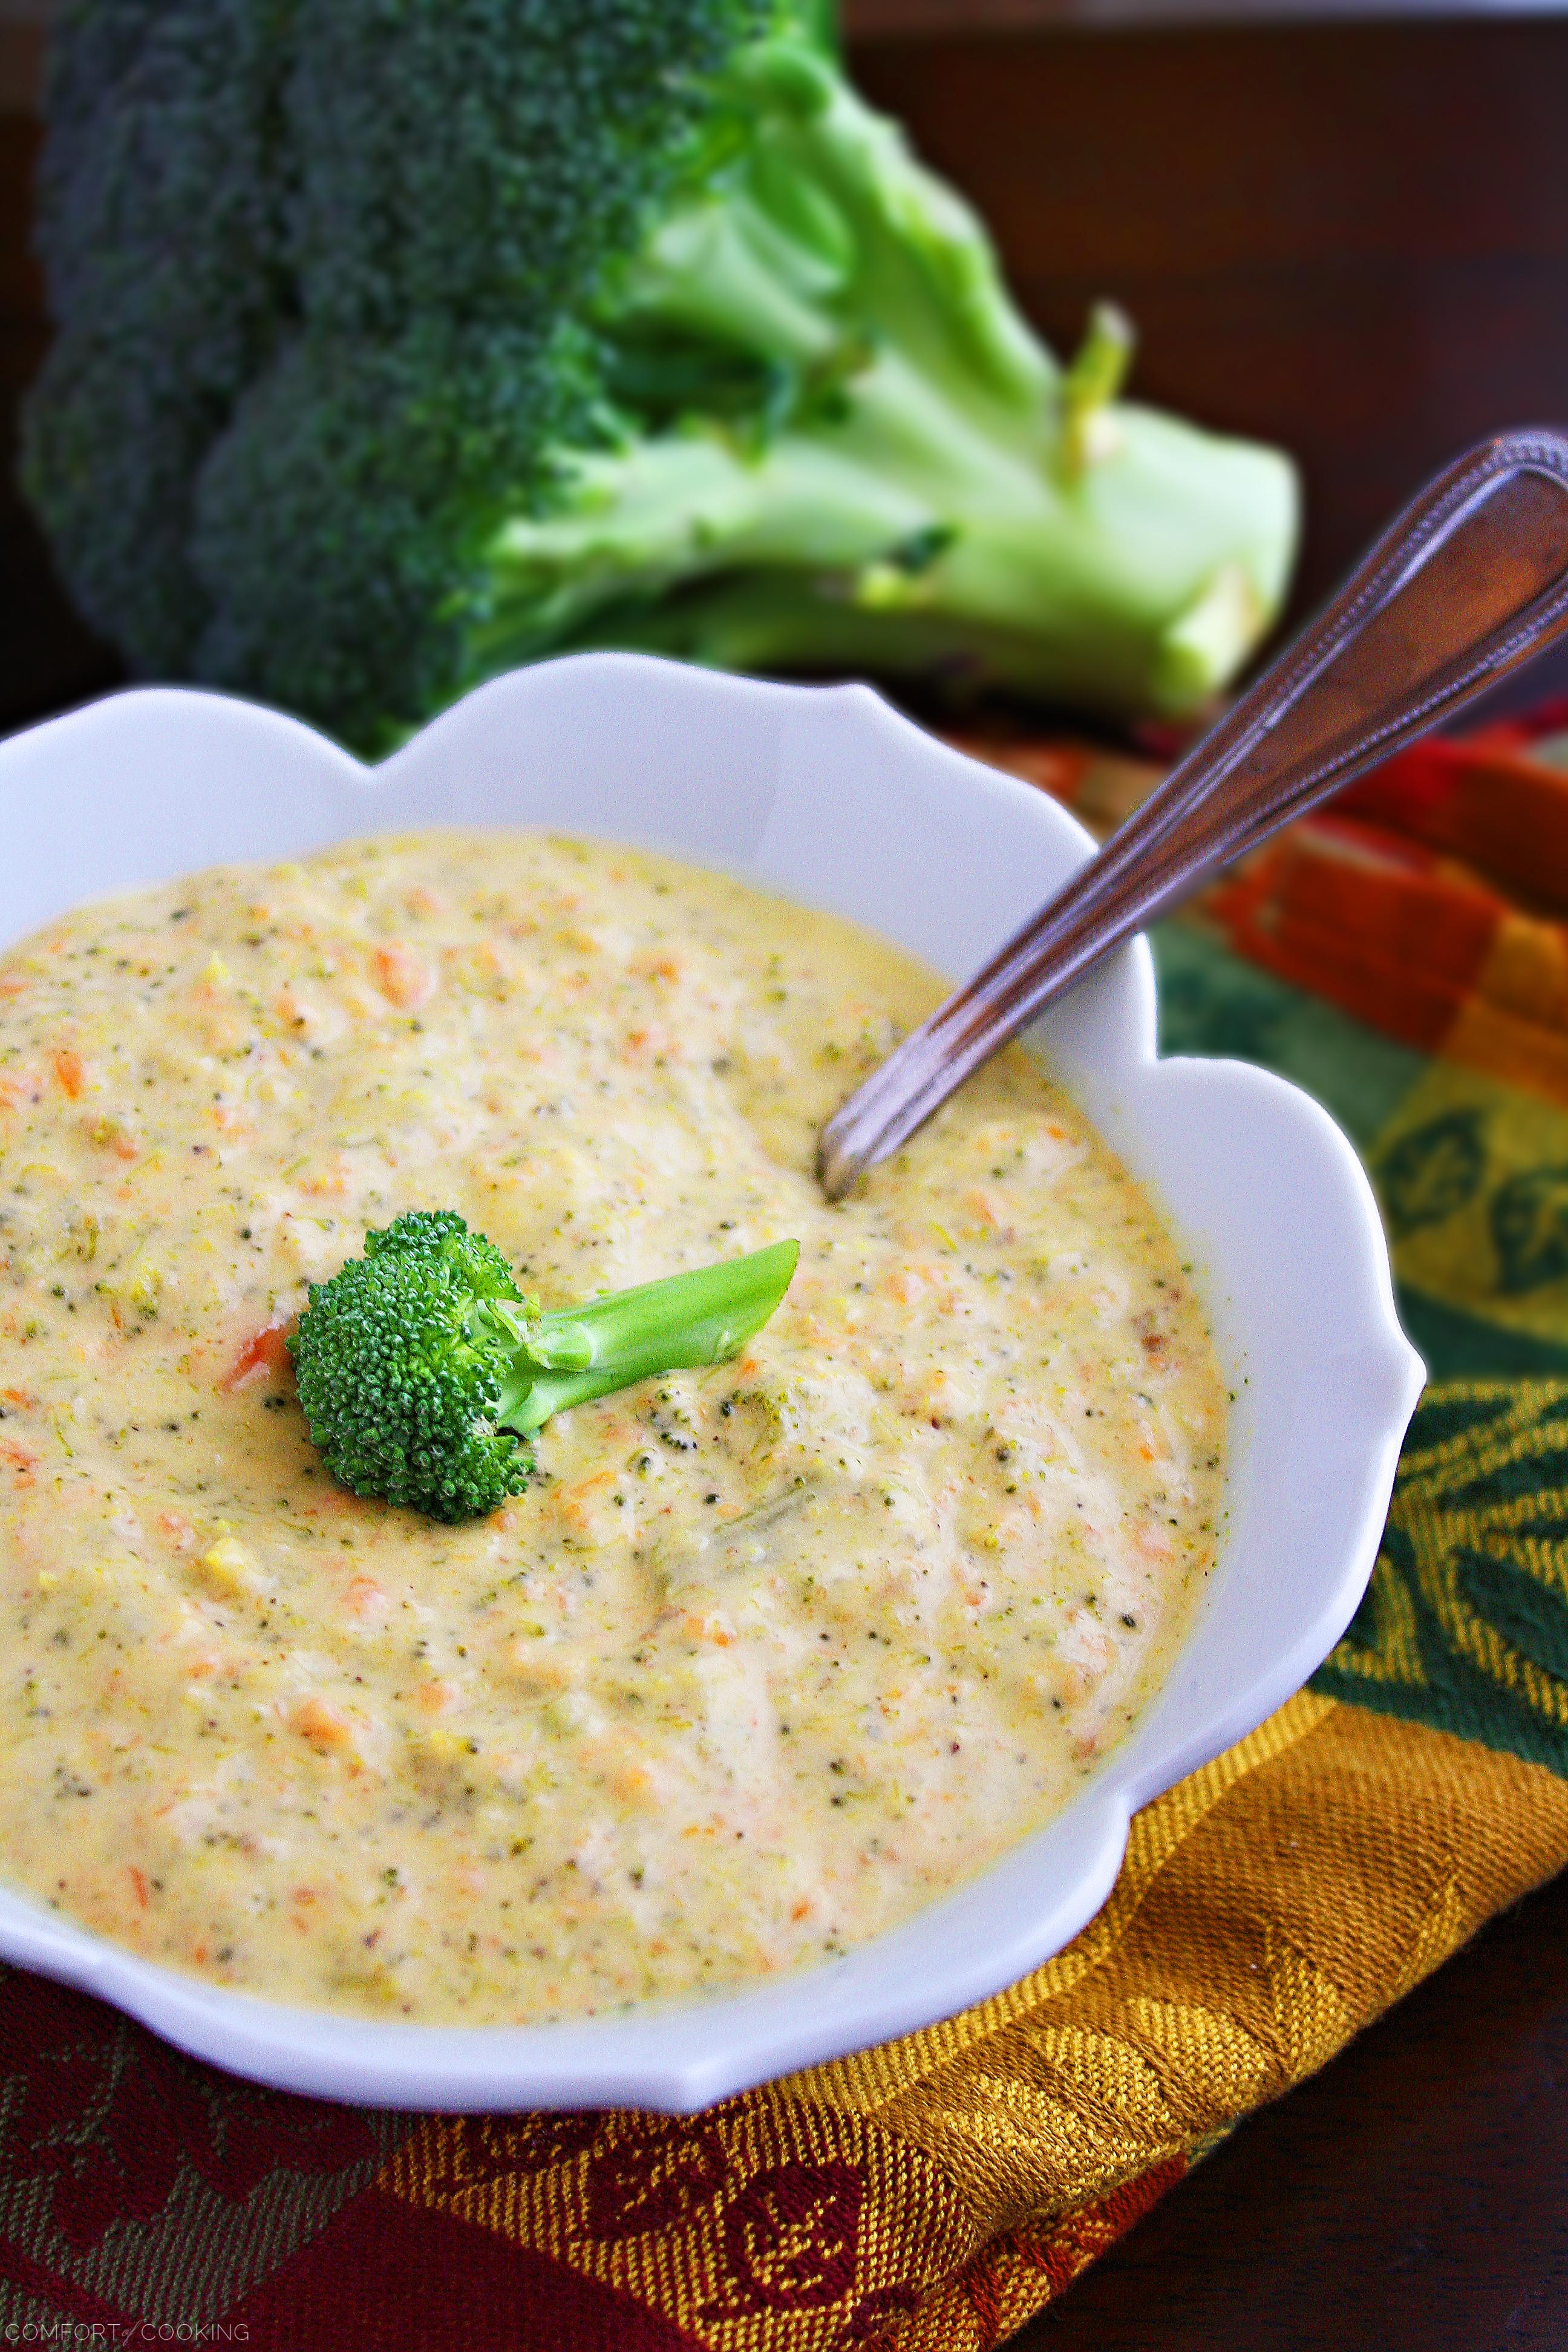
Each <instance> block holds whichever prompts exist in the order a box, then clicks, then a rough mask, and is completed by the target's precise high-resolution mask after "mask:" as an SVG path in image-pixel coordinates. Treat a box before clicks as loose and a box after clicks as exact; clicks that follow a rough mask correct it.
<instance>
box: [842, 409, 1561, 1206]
mask: <svg viewBox="0 0 1568 2352" xmlns="http://www.w3.org/2000/svg"><path fill="white" fill-rule="evenodd" d="M1565 629H1568V436H1565V435H1563V434H1562V433H1557V432H1552V431H1549V430H1545V429H1542V430H1540V431H1521V432H1515V433H1500V434H1499V435H1498V436H1496V438H1495V439H1493V440H1490V441H1483V442H1481V443H1480V444H1479V446H1477V447H1476V448H1474V449H1472V450H1470V451H1469V452H1468V454H1467V455H1466V456H1465V457H1460V458H1458V459H1457V460H1456V461H1455V463H1454V464H1453V465H1451V466H1449V467H1447V469H1446V470H1445V471H1444V472H1443V473H1441V474H1438V475H1437V476H1436V478H1434V479H1433V480H1432V481H1430V482H1429V483H1428V484H1427V485H1426V488H1425V489H1424V490H1423V491H1422V492H1421V493H1420V495H1419V497H1418V498H1416V499H1415V500H1414V502H1413V503H1412V504H1411V505H1410V506H1408V507H1406V508H1405V511H1404V513H1403V514H1402V515H1400V516H1399V517H1398V519H1397V520H1395V521H1394V523H1393V524H1392V525H1391V526H1390V528H1389V529H1388V530H1386V531H1385V532H1384V535H1383V537H1382V538H1381V539H1380V540H1378V541H1377V542H1376V543H1375V545H1374V546H1373V548H1372V549H1371V551H1370V552H1369V553H1368V554H1367V555H1366V556H1364V557H1363V560H1362V562H1361V564H1360V566H1359V567H1358V569H1357V570H1356V571H1355V572H1352V575H1351V577H1350V579H1349V580H1348V581H1347V582H1346V583H1345V585H1344V586H1343V587H1342V589H1341V591H1340V593H1339V594H1338V595H1337V596H1336V597H1335V598H1334V600H1333V602H1332V603H1331V604H1330V605H1329V606H1328V607H1327V609H1326V610H1325V611H1324V612H1323V613H1322V614H1320V616H1319V617H1318V619H1317V620H1315V621H1314V622H1313V623H1312V624H1311V625H1310V626H1309V627H1308V628H1307V629H1306V630H1305V632H1304V633H1303V634H1302V635H1301V636H1300V637H1299V638H1298V639H1297V641H1296V643H1295V644H1294V645H1293V646H1290V647H1289V650H1288V651H1287V652H1286V653H1284V654H1282V655H1281V656H1280V657H1279V660H1278V661H1277V662H1275V663H1274V664H1273V665H1272V667H1270V668H1269V669H1268V670H1266V671H1265V672H1264V674H1263V676H1262V677H1260V678H1259V679H1258V682H1257V684H1256V685H1255V686H1253V687H1251V688H1249V689H1248V691H1247V693H1246V694H1244V695H1243V696H1242V697H1241V698H1240V700H1239V701H1238V702H1237V703H1235V704H1234V705H1233V706H1232V708H1231V709H1229V710H1227V711H1226V715H1225V717H1224V718H1223V719H1221V720H1220V721H1219V723H1218V725H1217V726H1215V728H1213V729H1211V730H1210V731H1209V733H1208V734H1207V735H1205V737H1204V739H1203V740H1202V742H1201V743H1199V744H1198V745H1197V746H1196V747H1195V748H1194V750H1193V751H1189V752H1188V754H1187V756H1186V758H1185V759H1184V761H1182V762H1181V764H1180V766H1179V767H1177V768H1176V769H1175V770H1174V771H1173V772H1172V774H1171V775H1170V776H1169V777H1167V779H1166V781H1165V782H1164V783H1163V784H1162V785H1161V786H1160V788H1159V790H1158V791H1157V792H1155V793H1152V794H1151V796H1150V797H1149V799H1148V800H1146V801H1145V802H1144V803H1142V807H1141V808H1139V809H1137V810H1136V811H1135V812H1134V814H1132V815H1131V816H1130V817H1129V818H1128V820H1127V822H1126V824H1123V825H1122V826H1121V829H1120V830H1119V831H1118V832H1117V833H1115V834H1114V835H1112V836H1111V838H1110V841H1108V842H1107V843H1106V845H1105V846H1104V848H1103V849H1102V850H1101V851H1100V854H1099V856H1097V857H1093V858H1091V859H1090V860H1089V863H1088V864H1087V865H1085V866H1081V867H1080V868H1079V871H1078V872H1077V873H1076V874H1075V875H1074V876H1073V877H1072V879H1071V881H1070V882H1068V884H1067V886H1066V887H1065V888H1064V889H1062V890H1059V891H1058V893H1057V896H1056V897H1055V898H1052V899H1049V900H1048V901H1047V904H1046V905H1045V906H1044V907H1043V908H1041V910H1040V912H1039V913H1038V914H1037V915H1036V916H1035V917H1034V919H1033V920H1032V921H1030V922H1028V923H1026V925H1025V927H1024V929H1022V930H1021V931H1018V932H1016V933H1015V935H1014V937H1013V938H1012V939H1011V940H1008V942H1007V944H1006V946H1005V947H1004V948H1003V949H1001V950H999V952H998V953H997V954H996V955H994V956H993V958H992V959H991V961H990V962H989V963H988V964H986V965H985V967H984V970H983V971H979V972H977V973H976V974H975V976H974V978H973V980H970V981H967V982H965V983H964V985H963V987H962V988H960V989H958V990H957V991H956V992H955V993H954V994H953V995H952V996H950V997H949V998H948V1000H947V1002H946V1003H945V1004H943V1005H942V1006H941V1007H940V1008H939V1009H938V1011H936V1012H935V1013H932V1014H931V1019H930V1020H929V1021H927V1022H925V1023H923V1024H921V1027H920V1028H919V1029H917V1030H915V1031H914V1032H913V1034H911V1035H910V1036H909V1037H906V1038H905V1040H904V1042H903V1044H902V1045H900V1046H899V1047H898V1049H897V1051H896V1052H894V1053H892V1054H890V1055H889V1057H888V1059H887V1060H886V1061H885V1062H884V1063H883V1064H882V1066H881V1067H880V1068H879V1069H878V1070H874V1071H873V1072H872V1074H871V1076H869V1077H868V1079H867V1080H866V1082H865V1084H864V1085H863V1086H861V1087H858V1088H857V1089H856V1091H855V1093H854V1094H852V1095H851V1096H850V1097H849V1099H848V1101H847V1103H845V1104H844V1105H843V1107H842V1108H840V1109H839V1110H837V1111H836V1112H835V1113H834V1115H833V1117H832V1118H830V1119H829V1120H828V1122H827V1125H826V1128H824V1129H823V1132H822V1141H821V1144H820V1146H819V1149H818V1153H817V1173H818V1176H819V1177H820V1179H821V1182H822V1188H823V1190H824V1192H826V1194H827V1196H828V1198H829V1199H830V1200H837V1199H838V1198H839V1196H840V1195H841V1194H842V1193H843V1192H846V1191H847V1189H848V1187H849V1186H850V1185H851V1184H853V1183H854V1181H856V1179H857V1177H858V1176H859V1175H861V1174H862V1173H863V1172H864V1171H865V1170H866V1169H868V1168H872V1167H875V1165H876V1163H877V1162H878V1160H884V1159H886V1158H887V1156H888V1154H889V1152H890V1151H896V1150H897V1149H898V1147H899V1145H900V1143H902V1142H903V1141H904V1140H905V1139H906V1138H908V1137H909V1136H910V1135H912V1134H913V1133H914V1131H915V1129H917V1128H918V1127H921V1126H922V1125H923V1124H924V1122H925V1121H926V1120H927V1119H928V1118H930V1117H931V1113H932V1112H933V1111H934V1110H936V1109H938V1108H940V1106H941V1105H942V1103H944V1102H945V1101H946V1100H947V1097H948V1096H949V1095H950V1094H952V1092H953V1090H954V1089H955V1088H956V1087H961V1086H962V1085H963V1081H964V1079H965V1078H967V1077H968V1076H969V1075H970V1073H971V1072H972V1071H973V1070H976V1069H978V1068H979V1066H980V1065H981V1063H982V1062H984V1061H988V1060H989V1059H990V1057H991V1055H993V1054H994V1053H995V1052H996V1051H997V1049H998V1047H1000V1046H1002V1045H1005V1043H1006V1042H1007V1040H1008V1038H1009V1037H1012V1036H1016V1034H1017V1032H1018V1031H1019V1030H1020V1029H1022V1028H1024V1027H1025V1026H1026V1024H1028V1023H1029V1022H1031V1021H1032V1020H1034V1018H1035V1016H1036V1015H1037V1013H1039V1012H1040V1011H1041V1010H1042V1009H1043V1008H1044V1007H1045V1006H1046V1005H1047V1004H1048V1003H1050V1001H1051V999H1052V998H1053V997H1054V996H1059V995H1060V994H1061V992H1062V991H1063V990H1064V989H1067V988H1070V987H1071V986H1072V985H1073V983H1074V982H1077V981H1079V980H1081V979H1082V978H1083V976H1084V974H1085V973H1086V972H1088V971H1091V970H1092V968H1093V967H1094V965H1096V964H1097V963H1098V962H1099V961H1100V958H1101V957H1102V956H1105V955H1108V954H1109V953H1110V950H1111V949H1112V948H1114V947H1117V946H1119V945H1120V944H1121V941H1122V940H1125V939H1127V938H1129V937H1130V936H1131V933H1132V932H1134V931H1136V930H1140V929H1142V927H1143V925H1144V924H1145V923H1147V922H1150V921H1152V919H1153V918H1154V917H1155V916H1156V915H1159V914H1162V913H1163V911H1164V910H1165V908H1168V907H1170V906H1173V904H1174V903H1175V901H1176V900H1177V899H1178V898H1184V897H1185V896H1186V894H1187V893H1188V892H1189V891H1190V890H1192V889H1194V887H1195V886H1196V885H1197V884H1198V883H1199V882H1201V881H1203V880H1204V878H1205V876H1207V875H1210V874H1212V873H1214V872H1215V870H1216V868H1218V867H1220V866H1227V865H1229V864H1230V863H1231V861H1232V860H1233V859H1235V858H1237V857H1239V856H1241V855H1242V854H1243V853H1244V852H1245V851H1247V850H1248V849H1253V848H1256V846H1257V845H1258V843H1259V842H1261V841H1265V840H1267V839H1268V835H1270V834H1271V833H1273V832H1275V831H1276V830H1277V829H1278V828H1279V826H1280V825H1282V824H1286V823H1288V822H1289V819H1290V818H1291V817H1296V816H1300V815H1302V814H1305V812H1306V811H1307V810H1308V809H1310V808H1315V807H1316V806H1317V804H1318V803H1319V802H1320V801H1323V800H1327V799H1328V797H1329V795H1330V794H1331V793H1336V792H1338V791H1339V789H1340V787H1341V786H1342V784H1348V783H1349V782H1350V781H1351V779H1352V777H1353V776H1358V775H1360V774H1361V772H1362V771H1363V769H1364V768H1369V767H1371V766H1372V765H1373V763H1374V762H1375V761H1379V760H1384V759H1386V758H1387V757H1388V755H1389V753H1390V752H1391V751H1397V750H1399V748H1400V747H1401V745H1403V744H1405V743H1408V742H1410V741H1412V740H1413V739H1414V738H1415V737H1416V736H1418V735H1422V734H1425V733H1426V730H1427V729H1428V728H1430V727H1432V726H1435V725H1436V722H1437V720H1438V719H1443V718H1446V717H1447V715H1448V713H1449V712H1451V711H1455V710H1458V709H1461V708H1462V707H1463V705H1464V704H1465V703H1467V702H1468V701H1469V700H1470V699H1471V698H1472V697H1473V696H1475V695H1477V694H1479V693H1480V692H1481V691H1482V690H1483V688H1486V687H1489V686H1491V685H1493V684H1494V683H1495V682H1496V680H1497V679H1499V678H1500V677H1504V676H1506V674H1507V673H1508V672H1509V671H1510V670H1511V669H1515V668H1517V667H1519V665H1520V663H1521V662H1524V661H1528V660H1529V659H1530V658H1531V656H1532V655H1533V654H1537V653H1540V652H1541V651H1542V649H1543V648H1544V647H1545V646H1549V645H1551V644H1552V642H1553V640H1554V639H1556V638H1557V637H1560V636H1561V635H1563V632H1564V630H1565Z"/></svg>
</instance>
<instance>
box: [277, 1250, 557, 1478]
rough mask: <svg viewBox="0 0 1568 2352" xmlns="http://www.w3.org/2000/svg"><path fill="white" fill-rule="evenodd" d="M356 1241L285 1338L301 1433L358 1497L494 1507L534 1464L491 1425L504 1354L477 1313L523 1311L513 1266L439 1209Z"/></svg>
mask: <svg viewBox="0 0 1568 2352" xmlns="http://www.w3.org/2000/svg"><path fill="white" fill-rule="evenodd" d="M364 1246H365V1254H364V1255H363V1257H359V1258H351V1259H350V1260H349V1262H348V1264H347V1265H345V1266H344V1267H343V1268H342V1272H341V1273H339V1274H335V1275H334V1276H332V1278H331V1281H330V1282H322V1283H312V1284H311V1286H310V1305H309V1307H307V1308H306V1310H305V1312H304V1314H303V1315H302V1316H301V1317H300V1322H299V1325H298V1328H297V1329H296V1330H295V1332H294V1333H293V1335H292V1337H291V1338H290V1339H289V1349H290V1350H291V1352H292V1354H293V1357H294V1368H295V1373H296V1377H297V1379H298V1381H299V1388H300V1404H301V1405H302V1406H303V1407H304V1411H305V1418H306V1420H307V1421H308V1422H309V1423H310V1434H311V1437H312V1438H313V1439H314V1441H315V1443H316V1444H317V1445H318V1446H319V1447H320V1449H321V1454H322V1456H323V1458H324V1460H325V1462H326V1465H327V1467H328V1469H329V1470H330V1471H331V1474H332V1475H333V1477H334V1478H336V1479H338V1480H339V1481H340V1482H341V1483H342V1485H343V1486H348V1487H351V1488H352V1489H353V1492H354V1493H355V1494H356V1495H374V1496H381V1497H382V1499H383V1500H384V1501H385V1502H389V1503H404V1504H407V1505H408V1506H409V1507H411V1508H413V1509H414V1510H416V1511H423V1512H424V1513H426V1516H427V1517H430V1518H434V1519H447V1520H452V1519H467V1518H473V1517H477V1516H479V1514H481V1513H483V1512H486V1511H493V1510H495V1509H497V1508H498V1507H500V1504H502V1503H503V1502H504V1501H505V1500H506V1498H507V1496H509V1495H517V1494H521V1492H522V1489H523V1488H524V1487H525V1486H527V1484H528V1480H529V1475H530V1471H531V1461H530V1457H529V1455H528V1454H526V1453H524V1452H522V1451H521V1450H520V1448H519V1446H518V1444H517V1440H516V1438H515V1436H513V1435H512V1434H511V1433H510V1432H509V1431H506V1430H503V1429H501V1428H500V1426H498V1418H497V1417H498V1414H499V1412H500V1405H501V1399H502V1394H503V1391H504V1390H505V1388H506V1385H507V1381H508V1378H509V1375H510V1371H511V1368H512V1366H511V1354H510V1350H509V1347H508V1334H507V1333H506V1331H505V1330H504V1328H502V1327H501V1326H500V1324H498V1323H497V1322H495V1320H494V1319H493V1318H491V1317H490V1316H489V1314H488V1313H487V1312H486V1309H487V1307H488V1304H489V1301H491V1300H495V1299H503V1300H506V1301H508V1302H510V1303H511V1304H514V1305H516V1306H518V1307H521V1306H523V1305H524V1304H525V1302H524V1300H523V1297H522V1293H521V1291H520V1290H519V1288H518V1286H517V1284H516V1282H515V1281H514V1279H513V1277H512V1272H511V1268H510V1266H509V1265H508V1264H507V1262H506V1260H505V1258H504V1257H503V1256H502V1255H501V1254H500V1250H498V1249H497V1248H496V1246H495V1244H493V1243H492V1242H489V1241H486V1240H485V1238H484V1236H483V1235H482V1234H471V1233H470V1232H469V1231H468V1227H467V1225H466V1224H465V1223H464V1222H463V1220H462V1218H461V1217H458V1216H455V1215H453V1214H452V1213H450V1212H449V1211H445V1210H440V1211H435V1212H426V1211H416V1212H414V1213H410V1214H408V1215H406V1216H402V1217H399V1218H398V1219H397V1220H396V1222H395V1223H393V1224H391V1225H389V1226H388V1227H387V1228H386V1230H385V1231H384V1232H383V1233H370V1234H366V1235H365V1245H364Z"/></svg>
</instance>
